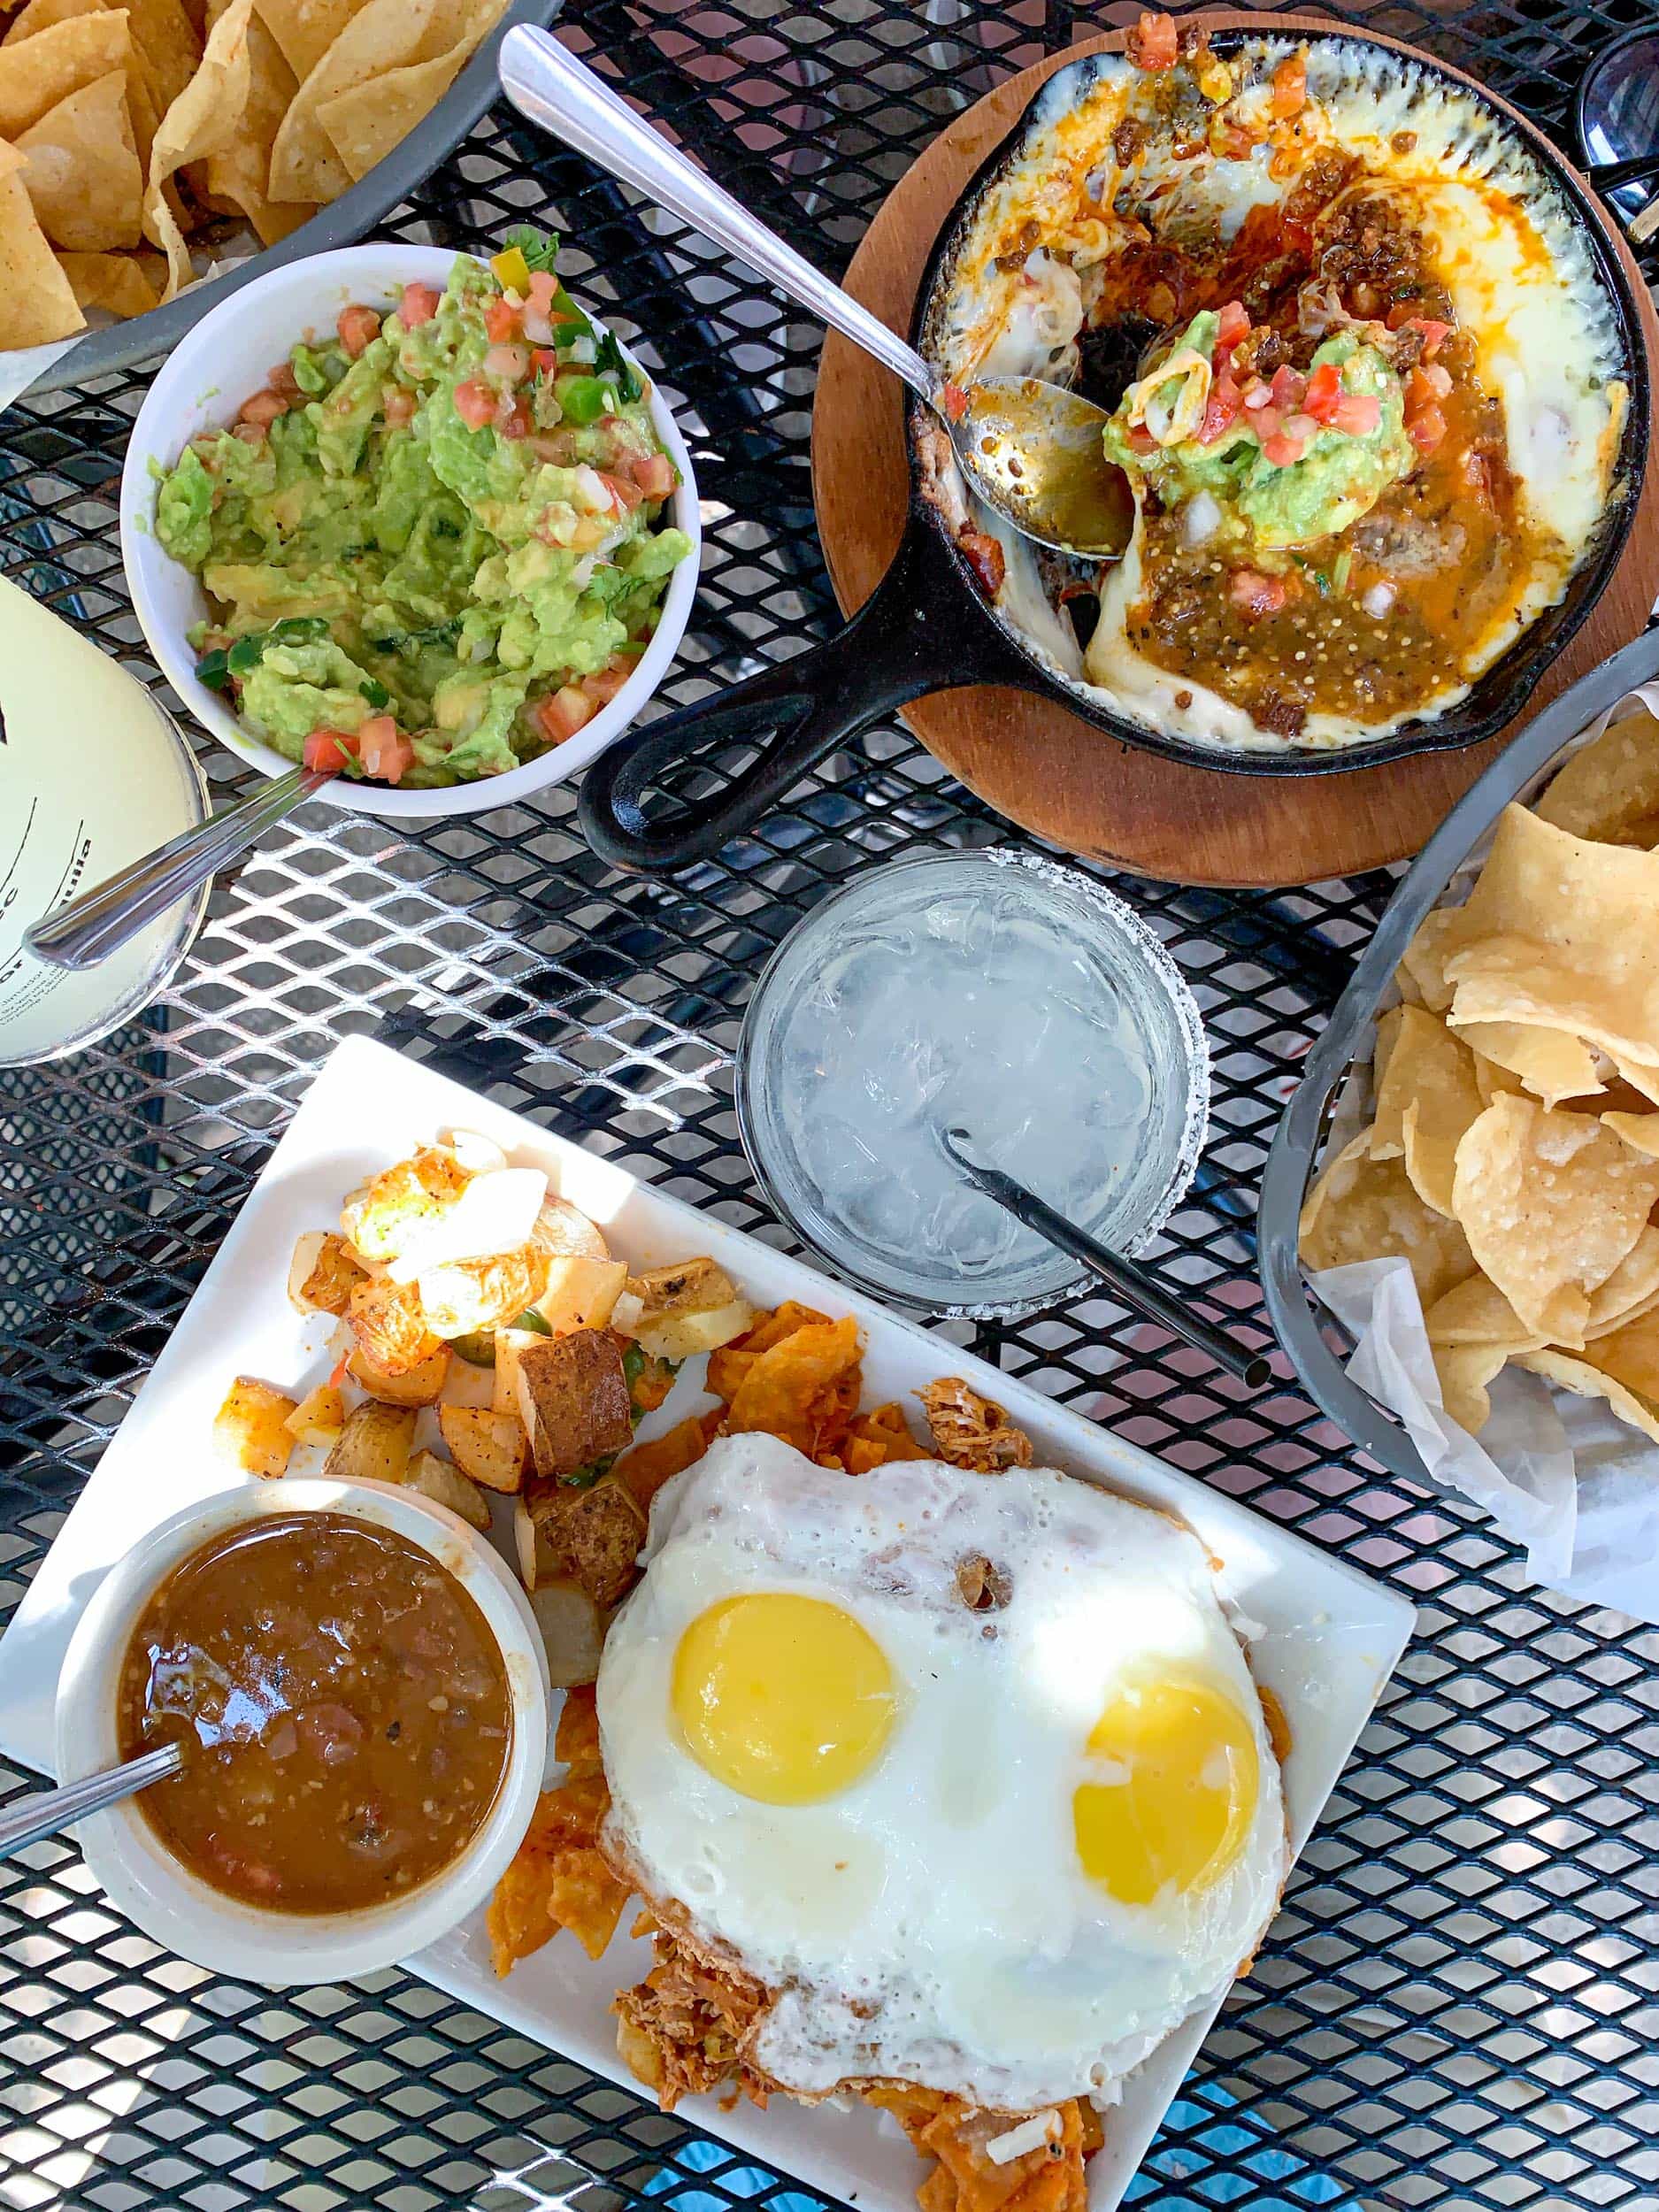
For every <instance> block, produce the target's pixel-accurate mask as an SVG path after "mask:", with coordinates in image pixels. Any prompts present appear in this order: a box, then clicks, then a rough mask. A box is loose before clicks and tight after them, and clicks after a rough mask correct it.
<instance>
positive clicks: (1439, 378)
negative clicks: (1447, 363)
mask: <svg viewBox="0 0 1659 2212" xmlns="http://www.w3.org/2000/svg"><path fill="white" fill-rule="evenodd" d="M1411 380H1412V382H1413V383H1414V384H1418V385H1419V386H1420V387H1421V386H1426V387H1427V388H1428V389H1429V390H1430V391H1431V392H1432V394H1433V395H1434V396H1435V398H1436V399H1444V398H1445V397H1446V396H1447V394H1448V392H1449V391H1450V390H1451V388H1452V380H1451V374H1450V372H1449V371H1448V370H1446V369H1443V368H1442V367H1441V366H1440V363H1439V362H1438V361H1428V362H1425V364H1424V365H1423V366H1422V367H1421V368H1420V369H1414V370H1413V371H1412V373H1411Z"/></svg>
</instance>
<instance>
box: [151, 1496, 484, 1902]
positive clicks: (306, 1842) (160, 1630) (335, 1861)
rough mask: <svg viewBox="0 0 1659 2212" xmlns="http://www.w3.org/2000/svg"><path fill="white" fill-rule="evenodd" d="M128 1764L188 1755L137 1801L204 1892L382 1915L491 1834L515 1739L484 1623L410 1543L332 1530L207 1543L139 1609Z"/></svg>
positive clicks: (293, 1520)
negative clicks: (179, 1752)
mask: <svg viewBox="0 0 1659 2212" xmlns="http://www.w3.org/2000/svg"><path fill="white" fill-rule="evenodd" d="M119 1734H120V1744H121V1755H122V1757H123V1758H134V1757H136V1756H137V1755H138V1754H139V1753H140V1752H142V1751H147V1750H152V1749H154V1748H155V1747H157V1745H159V1744H165V1743H172V1742H175V1741H182V1742H183V1743H184V1745H185V1747H186V1752H187V1756H186V1761H185V1765H184V1768H183V1770H182V1772H180V1774H178V1775H176V1776H174V1777H173V1778H172V1779H170V1780H168V1781H165V1782H161V1783H157V1785H156V1786H154V1787H153V1788H151V1789H149V1790H146V1791H144V1792H143V1793H142V1794H141V1795H140V1796H139V1798H138V1799H137V1800H136V1802H137V1803H138V1805H139V1806H140V1808H141V1809H142V1812H143V1814H144V1816H145V1817H146V1818H147V1819H148V1820H149V1822H150V1825H151V1826H152V1827H153V1828H154V1830H155V1831H156V1832H157V1835H158V1836H159V1837H160V1839H161V1840H162V1842H163V1843H165V1845H166V1847H167V1848H168V1849H169V1850H170V1851H171V1852H172V1853H173V1855H174V1856H175V1857H177V1858H178V1859H180V1860H181V1861H182V1862H183V1863H184V1864H185V1865H186V1866H188V1868H189V1869H190V1870H191V1871H192V1872H193V1873H195V1874H197V1875H199V1876H200V1877H201V1878H202V1879H203V1880H204V1881H206V1882H209V1883H211V1885H212V1886H213V1887H214V1888H215V1889H219V1890H223V1891H225V1892H226V1893H228V1894H229V1895H230V1896H233V1897H237V1898H240V1899H242V1901H244V1902H246V1903H250V1904H257V1905H264V1906H269V1907H274V1908H276V1909H279V1910H286V1911H289V1912H305V1913H326V1912H349V1911H352V1910H356V1909H361V1908H363V1907H365V1906H371V1905H378V1904H381V1903H384V1902H385V1901H386V1900H387V1899H388V1898H393V1897H399V1896H402V1895H403V1894H404V1893H407V1892H408V1891H410V1890H412V1889H414V1888H416V1887H417V1886H419V1884H421V1883H422V1882H425V1881H426V1880H427V1879H429V1878H430V1877H431V1876H433V1875H434V1874H436V1873H438V1872H439V1871H440V1870H442V1868H443V1867H445V1866H447V1865H448V1864H449V1863H450V1861H451V1860H453V1859H454V1858H456V1857H457V1855H459V1854H460V1852H461V1851H462V1850H464V1849H465V1847H466V1845H467V1844H468V1843H469V1842H470V1841H471V1839H472V1836H473V1835H474V1834H475V1832H477V1830H478V1829H479V1828H480V1826H481V1825H482V1824H483V1823H484V1820H485V1819H486V1817H487V1816H488V1813H489V1810H490V1808H491V1805H492V1804H493V1802H494V1801H495V1794H496V1792H497V1790H498V1789H499V1788H500V1786H501V1780H502V1777H503V1773H504V1772H505V1770H506V1765H507V1756H508V1752H509V1748H510V1747H511V1739H512V1710H511V1694H510V1691H509V1687H508V1682H507V1673H506V1666H505V1663H504V1661H503V1657H502V1654H501V1650H500V1647H499V1646H498V1645H497V1643H496V1641H495V1637H494V1635H493V1634H492V1633H491V1631H490V1629H489V1626H488V1623H487V1622H486V1621H485V1619H484V1617H483V1615H482V1613H480V1610H479V1609H478V1607H477V1605H476V1604H475V1603H474V1602H473V1601H472V1598H471V1597H470V1596H469V1595H468V1594H467V1593H466V1591H465V1589H463V1587H462V1586H461V1585H460V1583H459V1582H458V1581H457V1579H456V1578H455V1577H454V1576H453V1575H452V1574H450V1573H449V1571H447V1569H445V1568H443V1567H441V1566H440V1565H439V1564H438V1563H437V1562H436V1561H435V1560H434V1559H433V1558H431V1557H430V1556H429V1555H428V1554H427V1553H426V1552H424V1551H422V1550H421V1549H420V1548H419V1547H418V1546H417V1545H415V1544H412V1543H411V1542H409V1541H408V1540H407V1539H406V1538H403V1537H402V1536H398V1535H396V1534H395V1533H393V1532H391V1531H389V1530H387V1529H382V1528H377V1527H374V1526H373V1525H370V1524H368V1523H365V1522H363V1521H357V1520H353V1519H351V1518H349V1517H348V1516H346V1515H344V1514H339V1513H296V1514H293V1515H275V1516H273V1517H271V1518H269V1519H265V1520H257V1521H251V1522H249V1523H248V1524H246V1525H244V1526H242V1527H240V1528H236V1529H232V1530H230V1531H229V1532H227V1533H226V1534H224V1535H220V1536H216V1537H214V1538H213V1539H212V1540H211V1541H210V1542H208V1543H206V1544H204V1545H203V1546H202V1548H201V1549H200V1550H199V1551H196V1552H195V1553H193V1554H192V1555H190V1557H189V1558H188V1559H187V1560H186V1561H185V1562H184V1563H183V1564H182V1565H181V1566H180V1567H178V1568H176V1569H175V1570H174V1571H173V1573H172V1574H171V1575H169V1576H168V1578H166V1580H165V1582H164V1583H163V1584H162V1585H161V1586H160V1587H159V1589H157V1591H156V1593H155V1594H154V1595H153V1596H152V1597H151V1599H150V1603H149V1604H148V1605H147V1606H146V1608H145V1609H144V1611H143V1614H142V1617H141V1618H140V1619H139V1622H138V1624H137V1625H136V1627H135V1628H134V1631H133V1633H132V1636H131V1638H130V1640H129V1641H128V1644H127V1655H126V1658H125V1660H124V1662H123V1663H122V1669H121V1682H120V1691H119Z"/></svg>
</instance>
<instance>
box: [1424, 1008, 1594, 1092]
mask: <svg viewBox="0 0 1659 2212" xmlns="http://www.w3.org/2000/svg"><path fill="white" fill-rule="evenodd" d="M1453 1033H1454V1034H1455V1035H1456V1036H1459V1037H1461V1038H1462V1039H1463V1042H1464V1043H1465V1044H1466V1045H1467V1046H1468V1047H1469V1048H1470V1049H1471V1051H1472V1052H1477V1053H1479V1056H1480V1057H1481V1058H1482V1059H1483V1060H1485V1061H1486V1062H1487V1063H1488V1064H1489V1065H1490V1066H1491V1067H1493V1068H1494V1069H1498V1070H1500V1071H1502V1072H1503V1073H1504V1074H1506V1075H1509V1076H1512V1077H1513V1078H1514V1080H1513V1081H1512V1082H1508V1083H1502V1084H1497V1083H1494V1095H1495V1094H1496V1091H1497V1090H1500V1089H1502V1090H1516V1089H1523V1090H1528V1091H1531V1092H1532V1095H1533V1097H1534V1098H1541V1099H1542V1100H1543V1102H1544V1103H1545V1105H1546V1106H1559V1105H1560V1103H1561V1102H1562V1100H1563V1098H1588V1097H1591V1096H1593V1095H1594V1093H1596V1092H1597V1091H1599V1090H1600V1089H1601V1077H1600V1076H1599V1075H1598V1074H1597V1073H1596V1063H1595V1055H1594V1053H1593V1052H1592V1051H1591V1049H1590V1048H1589V1046H1588V1045H1587V1044H1586V1043H1585V1041H1584V1040H1583V1039H1582V1038H1581V1037H1573V1036H1570V1035H1569V1034H1568V1033H1567V1032H1566V1031H1565V1030H1564V1029H1541V1028H1533V1027H1530V1026H1528V1025H1525V1024H1524V1023H1521V1022H1457V1023H1455V1025H1454V1031H1453ZM1487 1104H1488V1105H1490V1104H1491V1099H1490V1098H1488V1100H1487Z"/></svg>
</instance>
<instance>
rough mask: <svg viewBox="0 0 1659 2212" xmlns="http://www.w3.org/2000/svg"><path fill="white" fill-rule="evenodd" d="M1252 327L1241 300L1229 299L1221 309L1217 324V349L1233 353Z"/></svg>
mask: <svg viewBox="0 0 1659 2212" xmlns="http://www.w3.org/2000/svg"><path fill="white" fill-rule="evenodd" d="M1249 327H1250V318H1249V313H1248V310H1247V309H1246V307H1245V305H1244V303H1243V302H1242V301H1241V300H1229V301H1228V302H1227V303H1226V305H1225V307H1224V308H1223V309H1222V311H1221V316H1220V319H1219V321H1218V322H1217V325H1216V351H1217V353H1221V352H1224V351H1225V352H1228V353H1231V352H1232V350H1233V347H1234V346H1236V345H1237V344H1238V342H1239V341H1240V338H1242V337H1243V336H1244V335H1245V334H1247V332H1248V330H1249Z"/></svg>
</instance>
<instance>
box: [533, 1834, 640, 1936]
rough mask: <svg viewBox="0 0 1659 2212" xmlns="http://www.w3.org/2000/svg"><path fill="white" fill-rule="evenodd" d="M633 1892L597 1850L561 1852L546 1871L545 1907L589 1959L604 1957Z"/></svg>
mask: <svg viewBox="0 0 1659 2212" xmlns="http://www.w3.org/2000/svg"><path fill="white" fill-rule="evenodd" d="M632 1894H633V1893H632V1891H631V1890H630V1889H629V1887H628V1886H627V1884H626V1882H619V1881H618V1879H617V1878H616V1876H615V1875H614V1874H613V1873H612V1872H611V1869H610V1867H609V1866H608V1865H607V1864H606V1863H605V1860H604V1857H603V1854H602V1853H600V1852H598V1851H596V1850H585V1851H561V1852H560V1853H559V1855H558V1856H557V1858H556V1859H554V1861H553V1862H552V1863H551V1865H550V1866H549V1870H548V1909H549V1912H550V1913H551V1915H552V1916H553V1919H554V1921H555V1922H556V1924H557V1925H558V1926H559V1927H561V1928H568V1929H569V1930H570V1932H571V1933H572V1935H573V1936H574V1937H575V1939H576V1940H577V1941H578V1943H580V1945H581V1947H582V1948H583V1950H584V1951H586V1952H587V1954H588V1957H589V1958H590V1959H597V1958H603V1955H604V1953H605V1948H606V1946H607V1945H608V1944H609V1943H610V1941H611V1937H612V1936H613V1935H615V1933H616V1932H617V1924H618V1922H619V1921H620V1920H621V1918H622V1914H623V1909H624V1907H625V1906H626V1904H627V1901H628V1899H629V1897H630V1896H631V1895H632Z"/></svg>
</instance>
